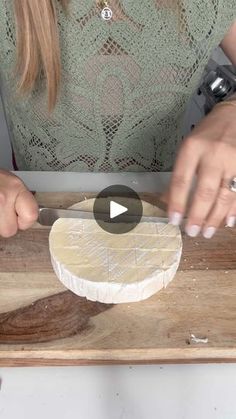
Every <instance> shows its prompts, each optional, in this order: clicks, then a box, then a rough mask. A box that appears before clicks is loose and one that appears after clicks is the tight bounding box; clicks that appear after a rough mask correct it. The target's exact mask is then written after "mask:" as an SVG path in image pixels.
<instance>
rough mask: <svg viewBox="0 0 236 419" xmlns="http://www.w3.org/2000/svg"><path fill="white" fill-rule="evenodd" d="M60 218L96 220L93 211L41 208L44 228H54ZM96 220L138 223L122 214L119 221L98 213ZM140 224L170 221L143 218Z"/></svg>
mask: <svg viewBox="0 0 236 419" xmlns="http://www.w3.org/2000/svg"><path fill="white" fill-rule="evenodd" d="M58 218H81V219H86V220H95V218H94V214H93V212H91V211H80V210H73V209H61V208H39V216H38V222H39V223H40V224H41V225H44V226H52V225H53V223H54V222H55V221H56V220H58ZM96 218H99V220H101V221H105V222H108V223H117V222H122V223H135V224H136V223H137V216H135V215H129V214H122V217H120V218H119V219H118V217H115V218H113V219H111V218H110V214H108V213H102V212H101V213H97V214H96ZM140 222H148V223H166V224H167V223H168V222H169V219H168V218H166V217H146V216H142V218H141V220H140Z"/></svg>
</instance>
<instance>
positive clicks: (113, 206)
mask: <svg viewBox="0 0 236 419" xmlns="http://www.w3.org/2000/svg"><path fill="white" fill-rule="evenodd" d="M127 211H128V208H126V207H123V205H120V204H117V202H115V201H110V218H115V217H118V215H121V214H124V212H127Z"/></svg>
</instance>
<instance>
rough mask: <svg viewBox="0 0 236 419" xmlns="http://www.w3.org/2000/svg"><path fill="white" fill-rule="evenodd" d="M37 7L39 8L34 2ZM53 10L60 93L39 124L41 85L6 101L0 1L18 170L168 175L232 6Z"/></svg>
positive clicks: (7, 3) (7, 2) (7, 30)
mask: <svg viewBox="0 0 236 419" xmlns="http://www.w3.org/2000/svg"><path fill="white" fill-rule="evenodd" d="M39 1H40V0H39ZM55 1H56V3H57V9H58V19H59V21H58V24H59V30H60V43H61V51H62V53H61V54H62V88H61V92H60V96H59V99H58V103H57V106H56V108H55V110H54V112H53V114H52V115H51V116H50V117H48V115H47V99H46V94H45V85H44V81H42V83H41V84H40V85H37V86H36V88H35V89H34V91H33V92H32V93H31V94H30V95H28V96H27V97H25V98H24V99H23V100H22V99H21V100H19V99H17V98H16V96H15V87H14V81H13V78H12V68H14V63H15V53H16V48H15V26H14V18H13V6H12V4H13V0H0V39H1V45H0V73H1V90H2V96H3V101H4V105H5V110H6V116H7V122H8V126H9V132H10V136H11V141H12V146H13V149H14V153H15V157H16V163H17V166H18V168H19V169H20V170H50V171H54V170H61V171H168V170H171V168H172V167H173V162H174V160H175V156H176V150H177V146H178V143H179V142H180V141H181V134H180V126H181V120H182V116H183V112H184V110H185V108H186V104H187V102H188V100H189V98H190V96H191V94H192V93H193V91H194V90H195V89H196V86H197V85H198V83H199V80H200V77H201V74H202V72H203V70H204V66H205V65H206V63H207V61H208V59H209V57H210V54H211V52H212V50H213V48H214V47H216V46H217V45H218V44H219V43H220V41H221V40H222V39H223V37H224V35H225V33H226V32H227V30H228V29H229V27H230V26H231V24H232V23H233V21H234V20H235V18H236V0H227V1H226V0H181V1H180V2H179V3H180V4H181V6H180V10H179V13H176V12H174V11H173V8H170V7H169V8H168V7H166V4H167V3H168V1H169V0H168V1H167V0H145V1H143V0H110V3H109V4H110V7H111V8H112V9H113V12H114V19H113V20H112V21H111V22H108V21H104V20H102V19H101V17H100V9H99V8H98V7H97V6H96V2H95V0H71V3H70V14H69V16H68V17H66V16H65V14H64V13H63V10H62V8H61V6H60V4H59V3H58V0H55Z"/></svg>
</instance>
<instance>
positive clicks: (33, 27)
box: [14, 0, 181, 112]
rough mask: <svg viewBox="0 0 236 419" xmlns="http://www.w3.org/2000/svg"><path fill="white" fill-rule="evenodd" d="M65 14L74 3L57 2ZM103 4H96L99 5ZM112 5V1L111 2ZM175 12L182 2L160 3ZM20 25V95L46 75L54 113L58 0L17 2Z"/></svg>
mask: <svg viewBox="0 0 236 419" xmlns="http://www.w3.org/2000/svg"><path fill="white" fill-rule="evenodd" d="M57 1H58V2H59V3H60V4H59V7H62V8H63V9H64V11H65V13H67V12H68V5H69V2H70V0H57ZM100 1H101V0H96V3H97V4H99V3H100ZM111 1H112V0H111ZM156 1H157V2H158V3H159V4H160V5H162V6H163V5H164V7H168V8H173V7H176V5H178V4H179V3H180V2H181V0H156ZM14 14H15V22H16V43H17V59H16V74H17V78H18V86H17V87H18V88H17V90H18V92H19V93H20V94H25V93H28V92H30V91H32V89H33V88H34V86H35V83H36V81H37V79H38V77H39V76H40V74H43V75H44V76H45V78H46V87H47V95H48V109H49V112H51V111H52V110H53V108H54V107H55V104H56V101H57V95H58V91H59V87H60V79H61V59H60V43H59V31H58V22H57V9H56V6H55V0H14Z"/></svg>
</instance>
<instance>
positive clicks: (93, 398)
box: [0, 172, 236, 419]
mask: <svg viewBox="0 0 236 419" xmlns="http://www.w3.org/2000/svg"><path fill="white" fill-rule="evenodd" d="M17 174H18V175H19V176H20V177H21V178H22V179H23V180H24V182H25V183H26V185H27V186H28V187H29V188H30V189H31V190H36V191H49V192H50V191H85V190H86V191H98V192H99V191H100V190H101V189H103V188H105V187H106V186H109V185H110V184H117V183H119V184H120V183H122V184H125V185H128V186H131V187H133V189H135V190H136V191H137V192H138V191H149V192H154V191H159V192H160V191H162V190H164V189H165V187H166V186H167V184H168V180H169V177H170V174H150V173H149V174H135V175H134V174H119V175H118V174H117V175H116V174H113V175H108V174H91V173H90V174H81V173H80V174H78V173H51V172H50V173H37V172H18V173H17ZM0 381H1V389H0V418H1V419H15V418H17V419H31V418H34V419H42V418H45V419H48V418H51V417H55V418H57V419H74V418H75V419H236V397H235V394H236V364H209V365H207V364H205V365H201V364H196V365H148V366H140V365H139V366H132V367H131V366H130V367H129V366H101V367H100V366H97V367H95V366H89V367H87V366H83V367H43V368H1V369H0Z"/></svg>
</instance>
